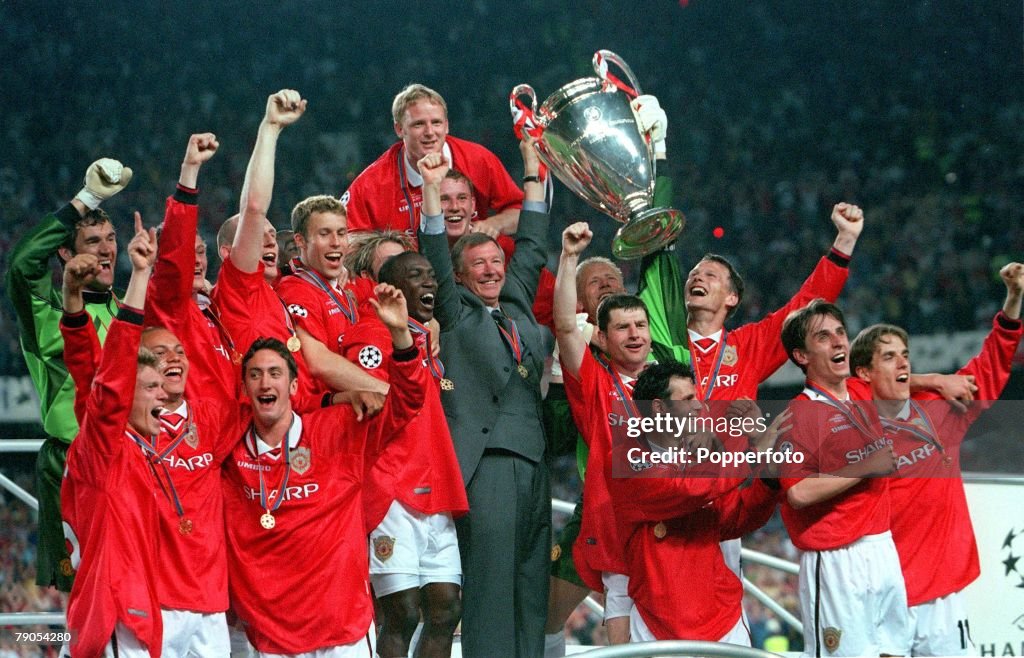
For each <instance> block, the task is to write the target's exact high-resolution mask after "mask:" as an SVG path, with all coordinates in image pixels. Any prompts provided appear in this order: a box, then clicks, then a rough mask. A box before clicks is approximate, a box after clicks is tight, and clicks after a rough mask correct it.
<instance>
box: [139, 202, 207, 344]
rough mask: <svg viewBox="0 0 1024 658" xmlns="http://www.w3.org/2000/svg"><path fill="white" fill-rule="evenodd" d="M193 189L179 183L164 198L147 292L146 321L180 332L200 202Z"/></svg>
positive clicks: (189, 288)
mask: <svg viewBox="0 0 1024 658" xmlns="http://www.w3.org/2000/svg"><path fill="white" fill-rule="evenodd" d="M196 196H197V195H196V192H195V190H186V189H185V188H182V187H179V188H178V189H177V190H176V191H175V192H174V196H170V197H168V198H167V205H166V208H165V210H164V224H163V230H162V231H161V232H160V244H159V247H158V251H157V257H156V265H155V266H154V267H153V276H152V278H150V280H149V288H148V290H147V292H146V325H147V326H149V325H157V326H161V327H164V328H166V329H167V330H168V331H170V332H172V333H174V334H175V335H178V336H180V335H181V333H180V331H181V323H182V322H181V321H182V319H183V318H184V313H182V309H183V308H184V306H185V304H187V303H190V302H191V300H192V280H193V278H194V276H193V273H194V272H195V268H196V232H197V231H198V222H199V206H197V205H196Z"/></svg>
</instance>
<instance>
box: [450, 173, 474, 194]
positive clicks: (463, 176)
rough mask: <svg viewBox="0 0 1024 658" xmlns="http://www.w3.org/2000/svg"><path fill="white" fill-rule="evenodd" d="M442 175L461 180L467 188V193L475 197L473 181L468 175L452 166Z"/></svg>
mask: <svg viewBox="0 0 1024 658" xmlns="http://www.w3.org/2000/svg"><path fill="white" fill-rule="evenodd" d="M444 177H445V178H450V179H451V180H454V181H462V182H463V183H465V184H466V187H468V188H469V195H470V196H472V197H476V188H475V187H474V186H473V181H471V180H469V176H467V175H466V174H464V173H462V172H461V171H459V170H458V169H455V168H454V167H453V168H451V169H449V170H448V171H447V172H446V173H445V175H444Z"/></svg>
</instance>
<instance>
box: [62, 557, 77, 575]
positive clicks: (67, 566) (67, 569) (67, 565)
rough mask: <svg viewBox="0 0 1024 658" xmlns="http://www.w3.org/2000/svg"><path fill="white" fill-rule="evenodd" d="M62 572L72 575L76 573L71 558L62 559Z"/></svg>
mask: <svg viewBox="0 0 1024 658" xmlns="http://www.w3.org/2000/svg"><path fill="white" fill-rule="evenodd" d="M60 573H61V575H63V576H67V577H71V576H72V575H74V573H75V569H74V567H72V566H71V560H70V559H68V558H64V559H63V560H61V561H60Z"/></svg>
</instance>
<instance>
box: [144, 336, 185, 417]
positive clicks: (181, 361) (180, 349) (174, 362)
mask: <svg viewBox="0 0 1024 658" xmlns="http://www.w3.org/2000/svg"><path fill="white" fill-rule="evenodd" d="M142 346H143V347H145V348H147V349H148V350H149V351H150V352H152V353H153V354H154V355H155V356H156V357H157V358H158V359H159V360H160V364H159V370H160V374H161V376H162V377H163V389H164V392H165V393H166V394H167V405H168V407H171V408H177V407H178V405H180V404H181V400H182V398H183V396H184V394H185V382H186V381H188V368H189V363H188V357H187V356H186V355H185V348H184V346H183V345H182V344H181V341H180V340H178V338H177V336H175V335H174V334H172V333H171V332H170V331H168V330H166V329H163V328H156V329H149V330H146V331H145V332H143V334H142Z"/></svg>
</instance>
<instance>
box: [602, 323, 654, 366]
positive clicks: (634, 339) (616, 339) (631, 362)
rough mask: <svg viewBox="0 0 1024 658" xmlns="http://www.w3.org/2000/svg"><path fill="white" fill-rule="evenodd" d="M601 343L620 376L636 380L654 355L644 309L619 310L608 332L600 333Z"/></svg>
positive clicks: (606, 330)
mask: <svg viewBox="0 0 1024 658" xmlns="http://www.w3.org/2000/svg"><path fill="white" fill-rule="evenodd" d="M598 333H599V336H598V341H599V342H600V343H601V347H602V349H603V350H604V352H605V354H607V355H608V359H609V360H610V361H611V362H612V365H614V366H615V369H616V370H618V371H619V372H622V373H626V374H629V375H632V376H636V374H638V373H639V372H640V371H641V370H643V368H644V366H645V365H646V364H647V356H648V355H649V354H650V353H651V331H650V327H649V326H648V322H647V313H646V312H645V311H644V310H643V309H642V308H616V309H612V311H611V313H610V314H609V316H608V325H607V327H606V329H604V330H601V329H598Z"/></svg>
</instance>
